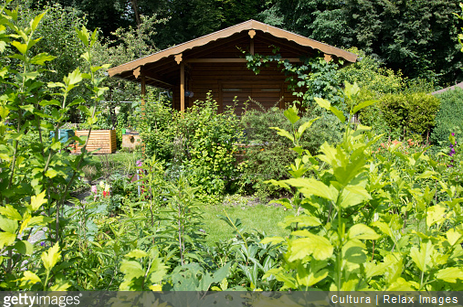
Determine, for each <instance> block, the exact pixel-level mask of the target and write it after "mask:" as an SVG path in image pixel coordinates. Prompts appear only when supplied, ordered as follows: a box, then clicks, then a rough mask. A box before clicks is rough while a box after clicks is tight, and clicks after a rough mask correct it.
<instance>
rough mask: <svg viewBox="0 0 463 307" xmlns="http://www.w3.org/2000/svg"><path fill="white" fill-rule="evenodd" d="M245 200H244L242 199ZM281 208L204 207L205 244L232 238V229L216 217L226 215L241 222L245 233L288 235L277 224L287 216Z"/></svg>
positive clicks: (241, 204)
mask: <svg viewBox="0 0 463 307" xmlns="http://www.w3.org/2000/svg"><path fill="white" fill-rule="evenodd" d="M243 199H245V198H243ZM289 214H290V212H289V211H285V210H284V207H282V206H275V205H274V204H270V205H265V204H260V203H258V204H253V203H251V204H249V203H248V204H245V203H237V204H233V205H229V204H226V203H224V204H221V205H211V206H205V207H204V223H205V225H204V228H205V229H204V230H205V231H206V233H207V237H206V243H207V245H209V246H213V245H214V242H218V241H220V240H227V239H230V238H232V237H233V236H234V234H233V232H234V229H233V228H232V227H231V226H229V225H228V224H227V223H226V222H225V221H223V220H221V219H220V218H219V217H218V215H223V216H226V215H228V216H229V217H230V218H231V219H233V220H236V219H240V220H241V223H242V224H241V227H240V228H243V229H244V231H246V232H255V231H258V232H261V233H262V232H265V234H267V235H269V236H274V235H275V236H284V235H288V234H289V231H287V230H285V229H282V228H281V227H280V226H278V223H280V222H282V221H283V219H284V217H285V216H287V215H289Z"/></svg>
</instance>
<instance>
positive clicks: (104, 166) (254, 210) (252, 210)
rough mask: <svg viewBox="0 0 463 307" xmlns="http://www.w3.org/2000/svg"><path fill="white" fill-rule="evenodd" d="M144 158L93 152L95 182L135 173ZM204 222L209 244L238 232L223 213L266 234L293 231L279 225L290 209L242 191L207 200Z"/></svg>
mask: <svg viewBox="0 0 463 307" xmlns="http://www.w3.org/2000/svg"><path fill="white" fill-rule="evenodd" d="M140 158H141V154H140V153H130V152H117V153H114V154H110V155H93V156H91V160H90V168H91V169H92V170H96V172H95V171H94V173H93V174H92V175H91V176H90V177H91V179H92V180H93V184H96V181H98V179H100V178H104V177H106V176H109V175H111V174H115V173H116V172H118V173H125V174H128V173H134V171H135V167H136V161H137V160H138V159H140ZM202 209H203V210H204V214H203V222H204V226H203V228H204V230H205V231H206V234H207V236H206V244H207V245H209V246H214V244H215V242H218V241H220V240H228V239H231V238H232V237H233V236H234V229H233V228H232V227H231V226H229V225H228V224H227V223H226V222H225V221H223V220H222V219H220V218H219V217H218V216H219V215H223V216H225V215H228V216H229V217H230V218H232V219H233V220H236V219H240V220H241V222H242V224H241V226H240V228H242V229H243V230H244V231H246V232H256V231H257V232H260V233H265V234H266V235H271V236H272V235H278V236H283V235H287V234H289V232H288V231H287V230H284V229H282V228H281V227H279V226H278V223H279V222H281V221H283V219H284V217H285V216H287V215H289V214H290V211H285V209H284V208H283V207H282V206H280V205H276V204H268V201H259V200H257V199H255V198H253V197H244V196H239V195H233V196H226V197H225V199H224V202H223V204H218V205H207V204H205V205H204V206H203V207H202Z"/></svg>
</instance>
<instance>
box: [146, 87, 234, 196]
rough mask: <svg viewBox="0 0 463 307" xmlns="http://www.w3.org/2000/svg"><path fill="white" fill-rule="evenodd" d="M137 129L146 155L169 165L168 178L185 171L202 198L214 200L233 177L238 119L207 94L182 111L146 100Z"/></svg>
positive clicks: (224, 190) (224, 189)
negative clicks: (203, 98) (219, 111)
mask: <svg viewBox="0 0 463 307" xmlns="http://www.w3.org/2000/svg"><path fill="white" fill-rule="evenodd" d="M140 112H141V113H142V114H140V115H141V124H140V126H139V127H137V129H138V130H139V131H140V135H141V137H142V139H143V142H144V143H145V146H146V153H145V154H146V155H147V156H148V157H150V156H156V159H158V160H159V161H162V162H165V163H166V165H167V166H168V168H169V169H168V173H170V175H171V177H177V176H178V175H179V172H185V173H187V174H188V180H189V182H190V184H191V185H192V186H193V187H199V188H200V194H201V195H202V198H203V200H206V199H207V200H208V201H210V200H213V201H217V200H218V199H219V198H220V197H221V196H222V195H223V194H224V193H225V192H226V191H227V189H229V188H230V186H231V184H232V181H233V179H234V178H235V177H236V163H235V162H236V160H235V156H234V153H235V152H236V150H237V145H236V142H237V140H238V139H239V138H240V135H241V128H240V125H239V118H238V117H237V116H236V115H235V114H234V112H233V110H226V111H225V112H223V113H218V106H217V102H216V101H214V100H213V99H212V97H211V96H210V95H208V97H207V99H206V100H205V101H196V102H195V105H194V106H192V107H190V108H188V109H187V110H186V111H185V112H179V111H176V110H172V109H171V108H170V107H168V106H164V105H162V104H160V103H156V104H153V103H147V104H146V106H145V107H144V108H143V110H142V111H140Z"/></svg>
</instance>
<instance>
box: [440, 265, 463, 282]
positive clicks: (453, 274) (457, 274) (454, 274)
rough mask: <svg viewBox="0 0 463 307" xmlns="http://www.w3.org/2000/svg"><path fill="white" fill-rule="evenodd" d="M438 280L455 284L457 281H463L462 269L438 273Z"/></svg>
mask: <svg viewBox="0 0 463 307" xmlns="http://www.w3.org/2000/svg"><path fill="white" fill-rule="evenodd" d="M436 278H437V279H441V280H443V281H446V282H450V283H453V284H454V283H456V282H457V279H460V280H463V270H462V269H461V268H445V269H442V270H439V271H438V272H437V274H436Z"/></svg>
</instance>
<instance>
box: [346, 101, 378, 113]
mask: <svg viewBox="0 0 463 307" xmlns="http://www.w3.org/2000/svg"><path fill="white" fill-rule="evenodd" d="M375 102H376V100H366V101H363V102H361V103H359V104H358V105H356V106H355V107H354V109H353V110H352V113H353V114H355V113H357V112H358V111H360V110H361V109H363V108H366V107H368V106H371V105H372V104H374V103H375Z"/></svg>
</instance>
